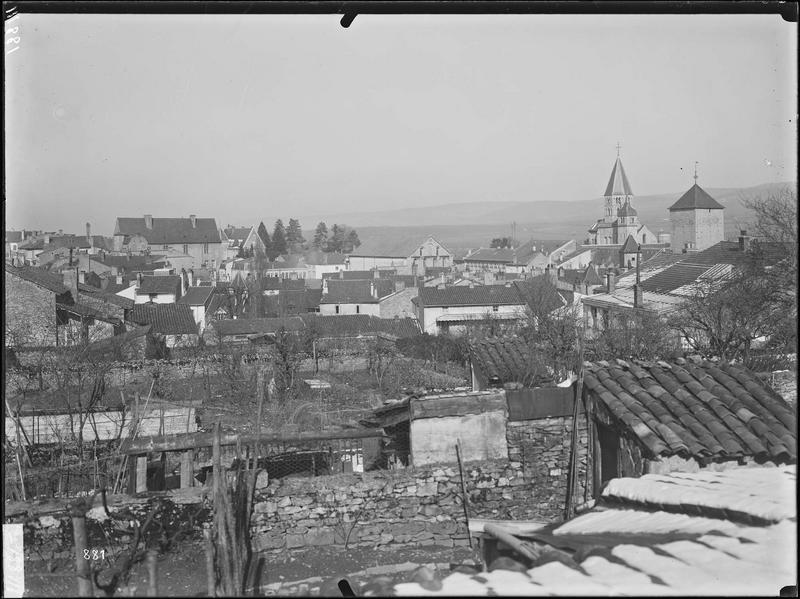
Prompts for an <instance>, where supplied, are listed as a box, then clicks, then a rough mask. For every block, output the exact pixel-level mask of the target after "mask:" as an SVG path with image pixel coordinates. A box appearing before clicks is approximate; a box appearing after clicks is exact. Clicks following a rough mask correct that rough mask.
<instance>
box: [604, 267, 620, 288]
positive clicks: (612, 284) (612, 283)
mask: <svg viewBox="0 0 800 599" xmlns="http://www.w3.org/2000/svg"><path fill="white" fill-rule="evenodd" d="M616 284H617V282H616V280H615V276H614V271H613V270H611V269H610V268H609V269H608V271H607V272H606V293H614V289H615V288H616Z"/></svg>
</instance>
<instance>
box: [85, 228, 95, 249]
mask: <svg viewBox="0 0 800 599" xmlns="http://www.w3.org/2000/svg"><path fill="white" fill-rule="evenodd" d="M86 241H88V242H89V244H90V245H94V244H93V243H92V225H91V224H90V223H86Z"/></svg>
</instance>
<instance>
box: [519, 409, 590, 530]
mask: <svg viewBox="0 0 800 599" xmlns="http://www.w3.org/2000/svg"><path fill="white" fill-rule="evenodd" d="M572 422H573V420H572V416H558V417H552V418H541V419H537V420H519V421H509V422H508V424H507V425H506V437H507V440H508V456H509V459H511V460H514V461H515V462H518V463H521V464H522V471H523V474H524V476H525V480H526V481H527V482H528V484H529V485H530V488H531V503H532V505H533V507H534V508H535V509H536V511H537V513H538V514H540V515H541V516H542V517H543V518H545V519H547V520H548V521H560V520H562V519H563V513H564V507H565V501H566V496H567V484H568V482H567V481H568V480H569V465H570V446H571V442H572ZM587 452H588V428H587V425H586V417H585V415H583V414H581V415H580V416H579V418H578V486H577V489H576V491H575V495H574V496H575V497H576V501H577V503H581V502H582V501H583V497H584V489H585V487H586V474H587V470H586V466H587ZM590 478H591V473H590ZM589 486H590V488H589V489H588V493H587V494H586V497H587V498H590V497H591V492H592V489H591V484H590V485H589Z"/></svg>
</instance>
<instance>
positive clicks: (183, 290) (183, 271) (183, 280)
mask: <svg viewBox="0 0 800 599" xmlns="http://www.w3.org/2000/svg"><path fill="white" fill-rule="evenodd" d="M188 286H189V275H187V274H186V269H185V268H182V269H181V295H186V288H187V287H188Z"/></svg>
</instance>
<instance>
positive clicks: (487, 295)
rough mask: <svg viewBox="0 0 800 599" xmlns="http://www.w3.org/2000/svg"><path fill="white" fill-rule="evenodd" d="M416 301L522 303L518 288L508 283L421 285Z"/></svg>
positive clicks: (436, 303)
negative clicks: (446, 285) (438, 287)
mask: <svg viewBox="0 0 800 599" xmlns="http://www.w3.org/2000/svg"><path fill="white" fill-rule="evenodd" d="M418 301H419V303H420V304H421V305H422V306H497V305H503V306H512V305H523V304H524V303H525V300H524V299H523V298H522V297H521V296H520V292H519V289H518V288H517V287H516V286H515V285H512V284H509V285H483V286H481V287H445V288H444V289H437V288H436V287H423V288H422V289H420V292H419V296H418Z"/></svg>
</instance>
